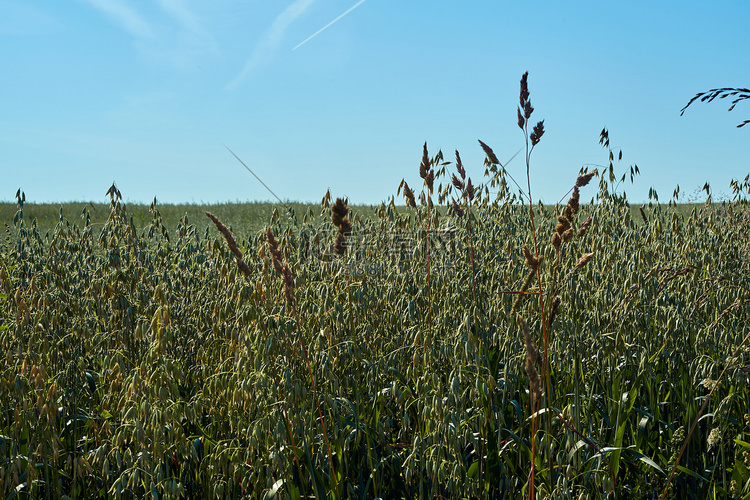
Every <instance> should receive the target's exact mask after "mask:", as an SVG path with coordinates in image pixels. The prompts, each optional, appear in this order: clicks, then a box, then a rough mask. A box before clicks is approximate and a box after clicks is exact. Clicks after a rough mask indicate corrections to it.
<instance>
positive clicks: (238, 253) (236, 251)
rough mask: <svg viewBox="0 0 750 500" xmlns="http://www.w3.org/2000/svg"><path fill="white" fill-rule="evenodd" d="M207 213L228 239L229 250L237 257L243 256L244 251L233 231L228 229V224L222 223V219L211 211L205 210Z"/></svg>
mask: <svg viewBox="0 0 750 500" xmlns="http://www.w3.org/2000/svg"><path fill="white" fill-rule="evenodd" d="M203 213H205V214H206V216H207V217H208V218H209V219H211V221H213V223H214V225H215V226H216V229H218V230H219V232H220V233H221V234H222V235H224V239H225V240H226V241H227V246H228V247H229V250H230V251H231V252H232V253H233V254H234V256H235V257H237V258H238V259H241V258H242V252H241V251H240V249H239V247H237V241H235V239H234V236H232V233H231V231H229V229H227V226H225V225H224V224H222V223H221V221H220V220H219V219H218V218H217V217H216V216H215V215H214V214H212V213H211V212H203Z"/></svg>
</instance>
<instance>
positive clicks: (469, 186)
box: [466, 177, 474, 201]
mask: <svg viewBox="0 0 750 500" xmlns="http://www.w3.org/2000/svg"><path fill="white" fill-rule="evenodd" d="M466 196H468V197H469V201H473V200H474V185H473V184H472V183H471V177H469V180H468V181H466Z"/></svg>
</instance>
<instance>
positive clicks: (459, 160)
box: [456, 150, 466, 179]
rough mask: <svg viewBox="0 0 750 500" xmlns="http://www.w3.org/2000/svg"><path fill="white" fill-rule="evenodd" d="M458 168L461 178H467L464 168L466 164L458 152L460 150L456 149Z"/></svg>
mask: <svg viewBox="0 0 750 500" xmlns="http://www.w3.org/2000/svg"><path fill="white" fill-rule="evenodd" d="M456 170H458V175H460V176H461V179H466V170H465V169H464V164H463V163H461V155H459V154H458V150H456Z"/></svg>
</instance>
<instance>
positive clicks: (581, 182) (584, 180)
mask: <svg viewBox="0 0 750 500" xmlns="http://www.w3.org/2000/svg"><path fill="white" fill-rule="evenodd" d="M598 173H599V170H597V169H594V170H592V171H591V172H589V173H588V174H583V175H579V176H578V179H576V187H583V186H585V185H586V184H588V183H589V182H590V181H591V179H592V178H593V177H594V176H595V175H596V174H598Z"/></svg>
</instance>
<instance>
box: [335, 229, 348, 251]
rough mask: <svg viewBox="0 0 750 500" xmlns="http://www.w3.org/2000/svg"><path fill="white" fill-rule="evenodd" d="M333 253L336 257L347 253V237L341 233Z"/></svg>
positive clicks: (337, 237)
mask: <svg viewBox="0 0 750 500" xmlns="http://www.w3.org/2000/svg"><path fill="white" fill-rule="evenodd" d="M333 253H335V254H336V255H344V254H345V253H346V237H345V236H344V235H343V234H341V233H339V234H338V235H337V236H336V240H335V241H334V242H333Z"/></svg>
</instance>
